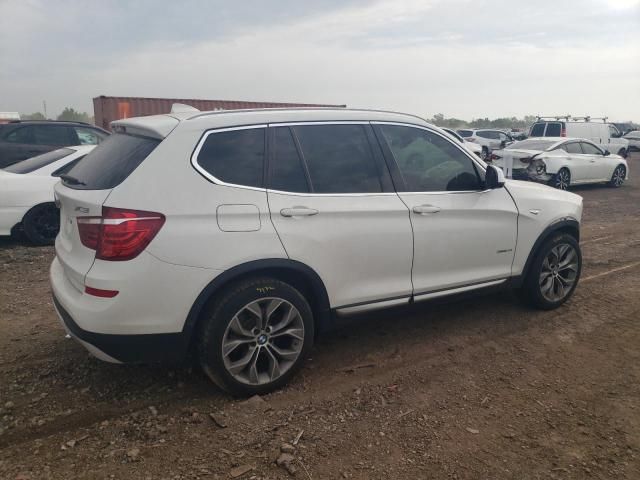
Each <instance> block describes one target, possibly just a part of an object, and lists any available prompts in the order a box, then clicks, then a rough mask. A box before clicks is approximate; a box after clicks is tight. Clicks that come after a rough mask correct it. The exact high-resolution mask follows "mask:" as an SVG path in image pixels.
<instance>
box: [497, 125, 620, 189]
mask: <svg viewBox="0 0 640 480" xmlns="http://www.w3.org/2000/svg"><path fill="white" fill-rule="evenodd" d="M492 158H493V165H495V166H498V167H501V168H502V169H503V170H505V175H506V176H507V177H511V178H514V179H518V180H533V181H536V182H542V183H548V184H549V185H551V186H553V187H556V188H560V189H562V190H566V189H567V188H568V187H569V186H570V185H578V184H584V183H601V182H607V183H609V185H610V186H612V187H620V186H621V185H622V184H623V183H624V181H625V179H626V178H627V175H628V172H629V170H628V168H629V167H628V165H627V161H626V160H625V159H624V158H623V157H621V156H619V155H615V154H611V153H609V151H608V150H604V149H602V148H601V147H600V146H598V145H596V144H594V143H593V142H591V141H589V140H587V139H583V138H562V137H552V138H529V139H528V140H523V141H521V142H516V143H514V144H512V145H510V146H509V147H507V148H505V149H504V150H498V151H495V152H493V154H492Z"/></svg>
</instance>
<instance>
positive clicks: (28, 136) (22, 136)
mask: <svg viewBox="0 0 640 480" xmlns="http://www.w3.org/2000/svg"><path fill="white" fill-rule="evenodd" d="M4 141H5V142H9V143H33V142H34V140H33V127H18V128H16V129H13V130H11V131H9V133H7V134H6V136H5V137H4Z"/></svg>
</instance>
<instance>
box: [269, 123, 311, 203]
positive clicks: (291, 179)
mask: <svg viewBox="0 0 640 480" xmlns="http://www.w3.org/2000/svg"><path fill="white" fill-rule="evenodd" d="M274 130H275V131H274V136H273V139H274V141H273V156H272V160H271V161H270V162H269V168H270V170H271V172H270V178H271V181H270V184H269V188H272V189H274V190H281V191H283V192H296V193H307V192H309V184H308V183H307V177H306V174H305V171H304V165H303V164H302V159H301V158H300V155H299V154H298V149H297V148H296V144H295V142H294V140H293V135H292V134H291V130H289V127H278V128H275V129H274Z"/></svg>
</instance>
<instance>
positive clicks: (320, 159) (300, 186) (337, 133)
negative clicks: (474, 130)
mask: <svg viewBox="0 0 640 480" xmlns="http://www.w3.org/2000/svg"><path fill="white" fill-rule="evenodd" d="M269 130H270V149H269V150H270V158H269V175H268V177H269V180H268V182H269V188H268V198H269V208H270V210H271V219H272V221H273V224H274V226H275V228H276V230H277V232H278V235H279V236H280V239H281V240H282V244H283V246H284V248H285V250H286V252H287V254H288V256H289V257H290V258H291V259H293V260H297V261H299V262H302V263H304V264H305V265H308V266H309V267H311V268H312V269H313V270H315V271H316V272H317V273H318V275H319V276H320V277H321V278H322V280H323V282H324V283H325V286H326V288H327V292H328V294H329V299H330V302H331V306H332V307H333V308H340V307H353V308H360V306H361V304H366V303H371V302H380V301H387V302H391V303H402V302H407V301H408V298H409V297H410V295H411V291H412V285H411V261H412V248H413V237H412V232H411V224H410V221H409V212H408V210H407V207H406V206H405V204H404V203H403V202H402V201H401V200H400V198H399V197H398V195H397V194H396V193H395V192H394V191H393V187H392V183H391V179H390V175H389V172H388V170H387V169H386V165H385V164H384V160H383V158H382V154H381V151H380V147H379V145H378V144H377V140H376V139H375V136H374V135H373V131H372V129H371V126H370V125H369V124H368V123H366V122H364V123H363V122H347V123H344V122H338V123H334V122H331V123H322V124H289V125H271V126H270V129H269Z"/></svg>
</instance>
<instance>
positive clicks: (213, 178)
mask: <svg viewBox="0 0 640 480" xmlns="http://www.w3.org/2000/svg"><path fill="white" fill-rule="evenodd" d="M267 127H268V125H267V124H266V123H261V124H256V125H243V126H240V127H223V128H215V129H211V130H206V131H205V132H204V134H203V135H202V137H201V138H200V140H199V141H198V145H197V146H196V149H195V150H194V151H193V153H192V154H191V165H192V166H193V168H195V169H196V171H197V172H198V173H199V174H200V175H202V176H203V177H204V178H206V179H207V180H209V181H210V182H212V183H215V184H216V185H221V186H223V187H233V188H244V189H246V190H254V191H258V192H266V191H267V189H266V188H264V187H251V186H249V185H241V184H238V183H228V182H224V181H222V180H220V179H219V178H218V177H216V176H215V175H212V174H211V173H209V172H208V171H207V170H205V169H204V168H203V167H202V166H201V165H200V164H199V163H198V155H199V154H200V151H201V150H202V146H203V145H204V142H206V140H207V138H209V135H214V134H216V133H223V132H233V131H235V130H254V129H257V128H264V130H265V135H266V134H267ZM264 161H265V162H266V161H267V152H266V149H265V152H264Z"/></svg>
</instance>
